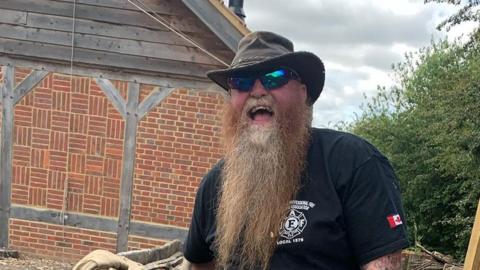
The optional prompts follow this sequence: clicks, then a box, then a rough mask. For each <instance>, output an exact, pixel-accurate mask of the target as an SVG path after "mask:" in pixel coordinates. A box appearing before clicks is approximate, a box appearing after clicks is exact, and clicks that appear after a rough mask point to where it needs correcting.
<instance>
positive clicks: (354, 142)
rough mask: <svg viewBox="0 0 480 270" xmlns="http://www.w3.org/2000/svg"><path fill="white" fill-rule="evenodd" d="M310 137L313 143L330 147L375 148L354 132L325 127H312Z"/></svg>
mask: <svg viewBox="0 0 480 270" xmlns="http://www.w3.org/2000/svg"><path fill="white" fill-rule="evenodd" d="M312 138H313V141H314V142H315V143H319V144H322V145H324V146H329V145H331V146H332V147H349V148H352V147H353V148H359V149H361V148H366V149H375V147H374V146H373V145H372V144H370V143H369V142H368V141H367V140H365V139H364V138H362V137H359V136H357V135H355V134H352V133H348V132H344V131H338V130H333V129H326V128H312Z"/></svg>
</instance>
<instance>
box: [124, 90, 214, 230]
mask: <svg viewBox="0 0 480 270" xmlns="http://www.w3.org/2000/svg"><path fill="white" fill-rule="evenodd" d="M147 92H148V91H147V90H145V91H142V96H143V95H144V94H146V93H147ZM222 100H223V99H222V98H221V97H220V96H219V95H218V94H212V93H199V92H197V93H195V92H192V91H187V90H178V91H176V92H174V93H172V94H171V95H170V96H169V97H168V98H166V99H165V100H164V101H163V102H162V104H160V105H159V106H158V107H157V108H155V109H154V110H153V111H151V112H150V113H149V114H148V115H147V116H146V117H145V118H144V119H143V121H142V122H140V124H139V128H138V131H139V132H138V137H137V159H136V164H135V176H134V179H135V180H134V191H133V194H134V195H133V202H132V216H133V219H134V220H139V221H146V222H153V223H161V224H168V225H174V226H179V227H188V226H189V224H190V214H191V212H192V209H193V203H194V198H195V192H196V189H197V186H198V184H199V181H200V180H201V177H202V176H203V175H204V174H205V173H206V172H207V170H208V169H209V168H211V167H212V165H213V164H215V163H216V162H217V161H218V159H219V158H220V156H221V146H220V141H219V136H220V134H219V131H220V128H219V126H218V122H219V121H218V116H217V114H218V113H217V112H218V111H219V110H220V109H221V106H222Z"/></svg>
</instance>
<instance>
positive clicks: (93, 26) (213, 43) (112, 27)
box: [0, 9, 231, 53]
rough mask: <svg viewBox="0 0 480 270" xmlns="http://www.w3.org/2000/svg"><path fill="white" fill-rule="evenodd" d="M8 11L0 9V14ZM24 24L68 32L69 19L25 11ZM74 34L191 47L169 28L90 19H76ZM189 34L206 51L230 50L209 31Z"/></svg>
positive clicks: (70, 27)
mask: <svg viewBox="0 0 480 270" xmlns="http://www.w3.org/2000/svg"><path fill="white" fill-rule="evenodd" d="M7 11H8V10H5V9H0V13H2V14H3V13H4V12H7ZM26 22H27V26H28V27H33V28H40V29H48V30H58V31H64V32H70V31H71V30H72V18H70V17H62V16H55V15H46V14H39V13H32V12H30V13H28V18H27V21H26ZM75 33H78V34H90V35H96V36H104V37H114V38H123V39H130V40H139V41H148V42H156V43H165V44H172V45H182V46H186V47H192V45H191V44H189V43H187V42H186V41H185V40H184V39H182V38H180V37H179V36H178V35H177V34H175V33H173V32H171V31H161V30H151V29H147V28H144V27H138V26H127V25H118V24H111V23H105V22H96V21H92V20H84V19H76V20H75ZM189 37H190V38H192V39H194V40H195V42H197V43H199V44H201V45H202V46H203V47H204V48H206V49H210V50H220V51H227V52H230V53H231V51H230V50H229V49H228V48H227V47H226V46H225V45H224V44H223V43H221V42H220V40H219V39H217V38H216V37H215V36H214V35H213V34H211V33H191V34H189Z"/></svg>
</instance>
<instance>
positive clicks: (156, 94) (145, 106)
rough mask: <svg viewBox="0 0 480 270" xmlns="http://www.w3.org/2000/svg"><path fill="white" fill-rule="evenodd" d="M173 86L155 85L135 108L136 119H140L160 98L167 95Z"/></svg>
mask: <svg viewBox="0 0 480 270" xmlns="http://www.w3.org/2000/svg"><path fill="white" fill-rule="evenodd" d="M173 90H175V89H174V88H160V87H156V88H155V89H154V90H153V91H152V92H150V94H149V95H148V96H147V97H146V98H145V99H144V100H143V101H142V103H140V105H139V106H138V109H137V114H138V120H139V121H140V120H141V119H142V118H143V117H144V116H145V115H146V114H147V113H148V112H149V111H150V110H151V109H152V108H154V107H155V106H157V105H158V104H159V103H160V102H162V100H163V99H164V98H166V97H168V96H169V95H170V94H171V93H172V92H173Z"/></svg>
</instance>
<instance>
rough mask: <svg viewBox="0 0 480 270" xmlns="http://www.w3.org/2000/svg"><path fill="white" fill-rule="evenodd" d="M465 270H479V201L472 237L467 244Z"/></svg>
mask: <svg viewBox="0 0 480 270" xmlns="http://www.w3.org/2000/svg"><path fill="white" fill-rule="evenodd" d="M463 269H465V270H478V269H480V200H479V201H478V206H477V214H476V215H475V221H474V223H473V228H472V235H470V242H469V244H468V250H467V255H466V256H465V264H464V268H463Z"/></svg>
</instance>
